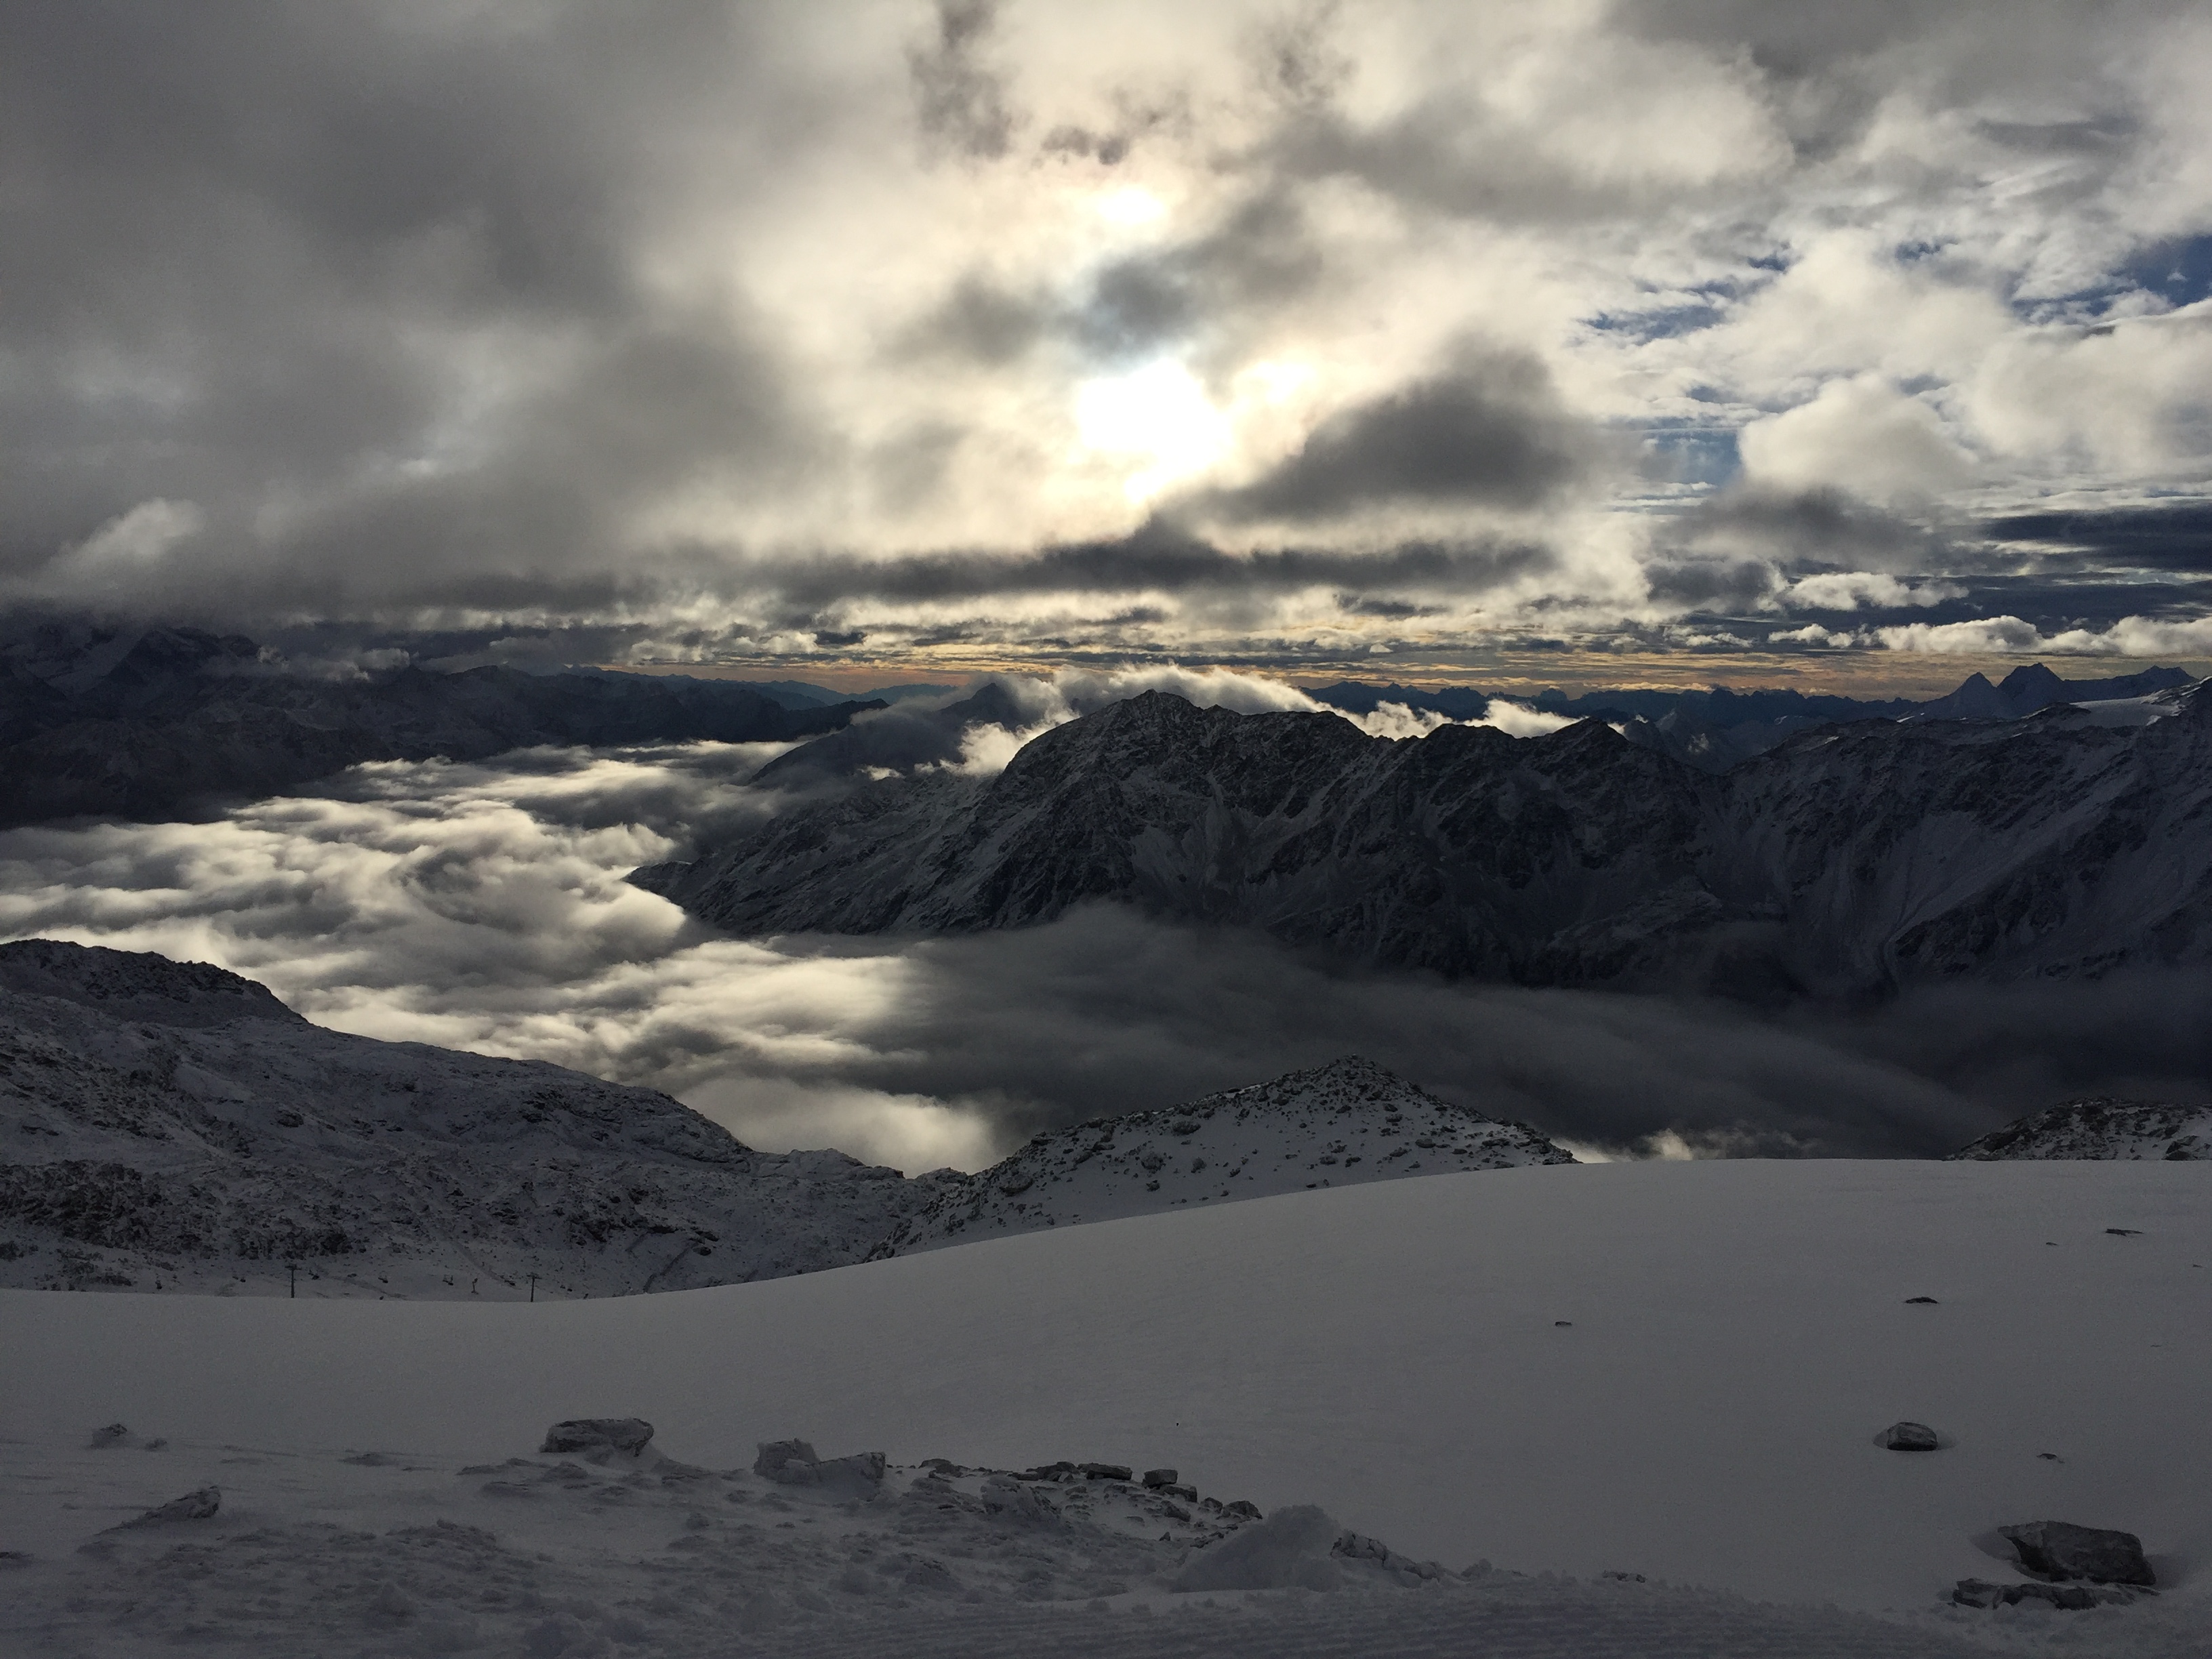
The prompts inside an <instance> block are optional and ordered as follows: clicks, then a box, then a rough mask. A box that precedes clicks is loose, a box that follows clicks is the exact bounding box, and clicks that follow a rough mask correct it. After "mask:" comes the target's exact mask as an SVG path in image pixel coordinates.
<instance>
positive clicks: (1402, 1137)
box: [883, 1056, 1575, 1255]
mask: <svg viewBox="0 0 2212 1659" xmlns="http://www.w3.org/2000/svg"><path fill="white" fill-rule="evenodd" d="M1574 1161H1575V1160H1574V1155H1573V1154H1572V1153H1571V1152H1563V1151H1562V1150H1560V1149H1559V1147H1557V1146H1553V1144H1552V1143H1551V1142H1550V1141H1548V1140H1547V1139H1544V1137H1543V1136H1541V1135H1540V1134H1538V1133H1536V1132H1535V1131H1534V1129H1531V1128H1529V1127H1527V1126H1526V1125H1523V1124H1519V1123H1500V1122H1498V1121H1497V1120H1496V1119H1494V1118H1489V1117H1485V1116H1484V1115H1482V1114H1481V1113H1480V1112H1476V1111H1472V1110H1470V1109H1468V1108H1467V1107H1464V1106H1455V1105H1452V1104H1451V1103H1449V1102H1448V1101H1442V1100H1438V1099H1437V1097H1435V1096H1434V1095H1432V1094H1430V1093H1429V1092H1428V1091H1426V1090H1425V1089H1419V1088H1416V1087H1415V1086H1414V1085H1412V1084H1410V1083H1407V1081H1406V1080H1405V1079H1403V1078H1401V1077H1399V1076H1398V1075H1397V1074H1396V1073H1393V1072H1391V1071H1389V1070H1387V1069H1386V1068H1384V1067H1383V1066H1377V1065H1376V1063H1375V1062H1374V1061H1373V1060H1362V1059H1359V1058H1358V1057H1357V1056H1349V1057H1347V1058H1346V1059H1343V1060H1332V1061H1330V1062H1329V1063H1328V1065H1326V1066H1314V1067H1312V1068H1311V1069H1310V1070H1308V1071H1304V1072H1291V1073H1286V1074H1285V1075H1284V1076H1282V1077H1279V1078H1277V1079H1274V1080H1273V1082H1271V1083H1257V1084H1254V1085H1251V1086H1250V1087H1249V1088H1244V1089H1229V1090H1225V1091H1222V1092H1221V1093H1219V1094H1215V1095H1206V1096H1204V1097H1201V1098H1200V1099H1197V1100H1193V1101H1188V1102H1186V1103H1183V1104H1182V1105H1181V1106H1173V1107H1170V1108H1168V1109H1166V1110H1164V1111H1158V1112H1128V1113H1124V1114H1123V1115H1121V1116H1119V1117H1104V1118H1098V1119H1096V1120H1094V1121H1091V1122H1089V1123H1082V1124H1078V1125H1076V1126H1075V1127H1073V1128H1067V1129H1055V1130H1052V1131H1048V1133H1043V1134H1041V1135H1038V1136H1036V1138H1035V1139H1032V1140H1031V1141H1030V1143H1029V1145H1027V1146H1024V1147H1023V1148H1022V1149H1021V1150H1020V1151H1019V1152H1016V1153H1014V1154H1013V1156H1012V1157H1011V1158H1004V1159H1001V1160H1000V1162H999V1163H997V1164H993V1165H992V1166H991V1167H990V1168H989V1169H987V1170H982V1171H981V1172H980V1173H979V1174H977V1175H975V1176H973V1177H972V1178H970V1179H969V1180H967V1181H965V1182H958V1183H955V1182H950V1181H948V1182H945V1183H944V1187H943V1190H942V1191H941V1193H940V1194H939V1196H938V1197H937V1198H936V1199H935V1200H933V1201H932V1202H931V1203H930V1205H929V1206H928V1207H927V1208H926V1209H924V1210H922V1211H921V1212H920V1213H919V1214H917V1215H915V1217H914V1218H912V1219H911V1220H909V1221H908V1222H907V1223H906V1224H905V1225H903V1226H902V1227H901V1228H900V1230H899V1231H898V1232H897V1234H896V1236H895V1237H893V1238H892V1240H891V1241H890V1243H889V1244H888V1245H887V1246H886V1247H885V1248H884V1252H883V1254H885V1255H899V1254H903V1253H905V1252H908V1251H911V1250H926V1249H937V1248H939V1247H941V1246H943V1245H946V1244H957V1243H969V1242H972V1241H974V1240H975V1239H979V1238H993V1237H1000V1236H1001V1235H1003V1234H1006V1233H1019V1232H1033V1231H1036V1230H1037V1229H1038V1228H1041V1227H1059V1226H1066V1225H1071V1224H1073V1223H1078V1222H1085V1221H1110V1220H1115V1219H1118V1218H1121V1217H1124V1216H1133V1215H1147V1214H1152V1213H1154V1212H1158V1211H1161V1210H1168V1209H1176V1208H1180V1207H1182V1206H1184V1205H1188V1204H1213V1203H1219V1202H1222V1201H1223V1200H1231V1199H1248V1198H1266V1197H1268V1196H1270V1195H1272V1194H1276V1193H1291V1192H1302V1191H1304V1190H1306V1189H1307V1188H1322V1187H1346V1186H1358V1185H1359V1184H1361V1183H1363V1182H1370V1181H1388V1180H1390V1179H1392V1178H1393V1177H1395V1176H1408V1175H1418V1174H1423V1173H1431V1174H1433V1173H1441V1172H1443V1171H1448V1170H1505V1169H1511V1168H1515V1167H1516V1166H1518V1165H1521V1164H1571V1163H1573V1162H1574Z"/></svg>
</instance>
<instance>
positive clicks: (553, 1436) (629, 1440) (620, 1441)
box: [538, 1417, 653, 1455]
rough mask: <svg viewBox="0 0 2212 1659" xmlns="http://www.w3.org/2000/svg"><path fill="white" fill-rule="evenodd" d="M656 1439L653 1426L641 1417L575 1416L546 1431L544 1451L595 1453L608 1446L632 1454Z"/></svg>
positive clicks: (542, 1447) (608, 1448) (609, 1448)
mask: <svg viewBox="0 0 2212 1659" xmlns="http://www.w3.org/2000/svg"><path fill="white" fill-rule="evenodd" d="M652 1438H653V1425H652V1424H650V1423H648V1422H647V1421H646V1420H645V1419H643V1418H641V1417H574V1418H570V1419H568V1421H567V1422H565V1423H556V1424H555V1425H553V1426H552V1427H551V1428H550V1429H548V1430H546V1431H545V1443H544V1445H542V1446H540V1447H538V1450H540V1451H542V1452H591V1451H598V1450H600V1449H606V1450H608V1451H617V1452H627V1453H629V1454H630V1455H636V1454H637V1453H639V1452H641V1451H643V1450H644V1449H646V1446H647V1443H649V1442H650V1441H651V1440H652Z"/></svg>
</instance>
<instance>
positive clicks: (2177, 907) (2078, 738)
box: [633, 682, 2212, 1000]
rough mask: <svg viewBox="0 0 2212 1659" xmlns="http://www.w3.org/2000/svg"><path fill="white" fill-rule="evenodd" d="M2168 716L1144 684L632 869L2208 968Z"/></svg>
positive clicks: (1798, 986) (1860, 986)
mask: <svg viewBox="0 0 2212 1659" xmlns="http://www.w3.org/2000/svg"><path fill="white" fill-rule="evenodd" d="M2144 701H2145V708H2143V709H2142V710H2140V711H2136V713H2138V714H2141V716H2142V718H2141V722H2140V723H2130V724H2114V723H2112V722H2111V721H2108V720H2103V719H2101V718H2100V716H2099V715H2098V714H2097V713H2096V712H2095V711H2093V710H2087V709H2082V708H2075V707H2072V706H2061V707H2054V708H2046V709H2045V710H2043V711H2042V712H2041V713H2039V714H2035V715H2033V716H2031V717H2029V718H2027V719H2025V720H2006V721H1980V720H1929V721H1916V722H1896V721H1890V720H1874V721H1864V722H1858V723H1854V724H1850V725H1844V726H1826V727H1823V728H1820V729H1819V730H1815V731H1808V732H1802V733H1800V734H1799V735H1798V736H1796V737H1795V738H1791V739H1790V740H1789V741H1788V742H1786V743H1784V744H1781V745H1780V746H1779V747H1778V748H1776V749H1775V750H1772V751H1771V752H1770V753H1768V754H1766V755H1763V756H1761V757H1758V758H1756V759H1754V760H1752V761H1749V762H1747V763H1744V764H1742V765H1741V766H1738V767H1736V768H1735V769H1733V770H1730V771H1729V772H1727V773H1725V774H1723V775H1710V774H1706V773H1702V772H1699V770H1697V769H1694V768H1692V767H1690V766H1687V765H1685V764H1683V763H1680V762H1678V761H1676V760H1674V759H1672V758H1670V757H1668V756H1665V755H1662V754H1659V753H1656V752H1654V751H1652V750H1648V749H1643V748H1639V747H1637V746H1636V745H1634V744H1630V743H1629V742H1627V741H1626V740H1625V739H1624V738H1621V737H1620V735H1619V734H1618V733H1617V732H1614V731H1613V730H1612V729H1611V728H1610V727H1609V726H1606V725H1603V724H1601V723H1600V722H1597V721H1594V720H1591V721H1583V722H1581V723H1578V724H1577V725H1574V726H1567V727H1565V728H1564V729H1562V730H1560V731H1559V732H1553V733H1551V734H1549V735H1547V736H1545V737H1541V738H1511V737H1508V736H1507V735H1505V734H1504V732H1498V731H1497V730H1494V729H1492V728H1489V727H1482V726H1443V727H1441V728H1439V729H1438V730H1437V731H1435V732H1431V733H1430V734H1429V735H1428V736H1426V737H1425V738H1418V739H1401V740H1392V739H1389V738H1370V737H1368V736H1367V735H1365V734H1364V732H1360V731H1359V730H1358V728H1357V727H1355V726H1352V725H1351V724H1350V723H1349V722H1348V721H1346V720H1342V719H1340V718H1339V717H1337V716H1336V715H1334V714H1255V715H1240V714H1232V713H1230V712H1228V711H1226V710H1224V709H1218V708H1206V709H1201V708H1193V707H1192V706H1191V705H1190V704H1189V703H1188V702H1184V701H1182V699H1180V698H1178V697H1175V696H1169V695H1167V694H1164V693H1160V692H1148V693H1146V695H1144V696H1139V697H1137V698H1134V699H1133V700H1131V701H1129V702H1121V703H1116V704H1114V705H1112V706H1111V707H1109V708H1105V709H1103V710H1101V711H1100V712H1098V713H1097V714H1091V715H1087V716H1085V718H1083V719H1080V720H1073V721H1071V722H1069V723H1068V724H1066V725H1065V726H1059V727H1057V728H1055V729H1054V730H1053V731H1050V732H1046V733H1044V734H1043V735H1042V736H1040V737H1038V738H1035V739H1034V740H1032V741H1031V742H1030V743H1029V744H1026V745H1025V746H1024V748H1023V749H1022V750H1021V751H1020V753H1019V754H1018V755H1017V756H1016V757H1014V759H1013V760H1012V763H1009V764H1008V766H1007V767H1006V769H1005V770H1004V771H1003V772H1001V773H1000V774H999V775H997V776H995V777H981V778H979V777H968V776H962V775H951V774H947V773H945V772H923V773H919V774H917V775H912V776H905V777H895V778H884V779H878V780H876V781H869V782H864V783H860V784H857V785H855V786H854V787H852V788H850V789H849V790H848V791H847V792H846V793H843V794H842V795H840V796H837V797H836V798H835V799H827V800H820V801H816V802H811V803H807V804H804V805H798V806H794V807H793V809H792V810H790V811H785V812H783V813H781V814H779V815H778V816H777V817H774V818H772V819H770V820H769V821H768V822H767V823H764V824H763V825H761V826H759V827H758V828H757V829H752V830H749V831H748V832H746V833H745V834H744V835H743V836H740V837H739V838H738V839H736V840H734V841H732V842H727V843H725V844H724V845H722V846H720V848H714V849H712V850H710V851H709V852H708V854H706V855H705V856H703V857H702V858H701V859H700V860H697V861H696V862H695V863H692V864H689V865H663V866H652V867H649V868H647V869H645V870H641V871H640V872H637V873H636V874H635V876H634V877H633V879H634V880H635V881H637V882H638V883H639V884H641V885H642V886H645V887H647V888H648V889H650V890H653V891H655V892H659V893H662V894H665V896H668V897H670V898H671V899H673V900H675V901H676V902H678V903H680V904H682V905H684V907H685V908H687V909H690V910H691V911H692V912H694V913H695V914H696V915H700V916H702V917H703V918H705V919H707V920H708V921H714V922H715V923H717V924H718V925H720V926H722V927H726V928H728V929H730V930H731V931H732V932H736V933H778V932H790V931H821V932H829V933H886V932H907V933H962V932H973V931H977V930H981V929H985V928H992V927H1019V926H1024V925H1027V924H1030V923H1036V922H1042V921H1049V920H1051V919H1052V918H1054V917H1055V916H1058V915H1061V914H1063V913H1065V912H1066V911H1067V910H1068V909H1070V908H1073V907H1075V906H1077V905H1079V904H1083V903H1085V902H1096V901H1101V900H1105V901H1114V902H1124V903H1129V904H1133V905H1135V906H1138V907H1139V908H1144V909H1146V910H1148V911H1151V912H1152V913H1154V914H1158V915H1164V916H1168V917H1171V918H1176V919H1184V920H1190V921H1212V922H1225V923H1234V924H1238V925H1242V926H1247V927H1257V928H1260V929H1262V930H1264V931H1266V932H1267V933H1272V934H1273V935H1274V936H1276V937H1277V938H1279V939H1285V940H1287V941H1290V942H1292V943H1295V944H1299V945H1316V946H1322V947H1324V948H1327V949H1328V950H1330V951H1333V952H1334V953H1335V954H1337V955H1340V956H1342V957H1349V958H1351V959H1353V960H1356V961H1360V962H1364V963H1376V964H1382V965H1389V966H1394V967H1401V968H1419V969H1434V970H1437V971H1441V972H1443V973H1447V974H1453V975H1472V976H1475V977H1480V978H1484V979H1492V980H1504V981H1517V982H1520V983H1524V984H1532V985H1585V984H1588V985H1596V984H1617V985H1656V986H1663V987H1690V988H1697V989H1705V990H1712V991H1717V992H1721V993H1724V994H1736V995H1741V996H1744V997H1747V998H1749V999H1752V1000H1783V999H1786V998H1789V997H1791V996H1795V995H1799V994H1808V993H1812V994H1835V995H1856V994H1868V993H1879V992H1883V991H1887V990H1890V989H1893V988H1896V987H1899V986H1902V985H1905V984H1909V983H1912V982H1915V981H1925V980H1929V979H1940V978H1943V977H1947V976H1951V975H1968V974H1971V975H1984V976H1990V977H1997V978H2006V977H2021V976H2028V975H2096V974H2100V973H2103V972H2106V971H2107V970H2109V969H2113V968H2117V967H2120V966H2123V965H2130V964H2142V963H2201V962H2203V961H2205V960H2207V959H2208V957H2212V682H2199V683H2197V684H2194V685H2191V686H2189V687H2186V688H2181V689H2177V690H2167V691H2163V692H2160V693H2158V694H2156V696H2154V697H2152V698H2149V699H2146V700H2144ZM2130 718H2131V720H2132V719H2133V718H2134V715H2132V714H2131V717H2130Z"/></svg>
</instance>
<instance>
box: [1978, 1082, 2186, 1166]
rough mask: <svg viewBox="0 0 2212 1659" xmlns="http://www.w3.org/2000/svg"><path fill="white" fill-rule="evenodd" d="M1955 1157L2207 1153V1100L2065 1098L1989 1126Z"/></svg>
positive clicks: (2182, 1157) (2179, 1159)
mask: <svg viewBox="0 0 2212 1659" xmlns="http://www.w3.org/2000/svg"><path fill="white" fill-rule="evenodd" d="M1951 1156H1952V1157H1953V1158H2168V1159H2171V1160H2172V1161H2173V1162H2175V1163H2184V1162H2188V1161H2191V1160H2206V1159H2212V1106H2175V1105H2169V1104H2166V1103H2161V1102H2158V1101H2149V1100H2108V1099H2105V1098H2102V1097H2099V1098H2096V1099H2093V1100H2069V1101H2066V1102H2064V1103H2061V1104H2059V1105H2057V1106H2051V1107H2046V1108H2045V1109H2044V1110H2042V1111H2039V1112H2031V1113H2029V1114H2028V1115H2027V1116H2026V1117H2024V1118H2022V1119H2021V1120H2020V1121H2019V1122H2017V1123H2008V1124H2007V1125H2006V1126H2005V1127H2003V1128H2002V1129H1992V1130H1991V1131H1990V1133H1987V1134H1985V1135H1984V1136H1983V1137H1982V1138H1981V1139H1979V1140H1975V1141H1970V1142H1968V1143H1967V1144H1966V1146H1961V1147H1960V1149H1959V1150H1958V1151H1957V1152H1954V1153H1952V1154H1951Z"/></svg>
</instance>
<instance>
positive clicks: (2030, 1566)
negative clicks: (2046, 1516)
mask: <svg viewBox="0 0 2212 1659" xmlns="http://www.w3.org/2000/svg"><path fill="white" fill-rule="evenodd" d="M1997 1535H1998V1536H1999V1537H2000V1538H2002V1539H2004V1540H2005V1541H2007V1542H2008V1543H2009V1544H2010V1545H2011V1546H2012V1547H2013V1552H2014V1553H2015V1554H2016V1555H2018V1556H2019V1557H2020V1565H2021V1571H2024V1572H2027V1573H2028V1574H2030V1575H2031V1576H2033V1577H2037V1578H2087V1579H2088V1580H2090V1581H2091V1582H2093V1583H2100V1584H2155V1583H2158V1577H2157V1575H2156V1574H2155V1573H2154V1572H2152V1571H2151V1570H2150V1563H2149V1562H2148V1561H2147V1560H2145V1559H2143V1551H2142V1540H2141V1539H2140V1538H2138V1537H2136V1535H2135V1534H2133V1533H2131V1532H2115V1531H2112V1530H2110V1529H2107V1528H2102V1527H2077V1526H2075V1525H2074V1524H2073V1523H2072V1522H2069V1521H2031V1522H2027V1524H2026V1525H2025V1526H2018V1527H1999V1528H1997Z"/></svg>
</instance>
